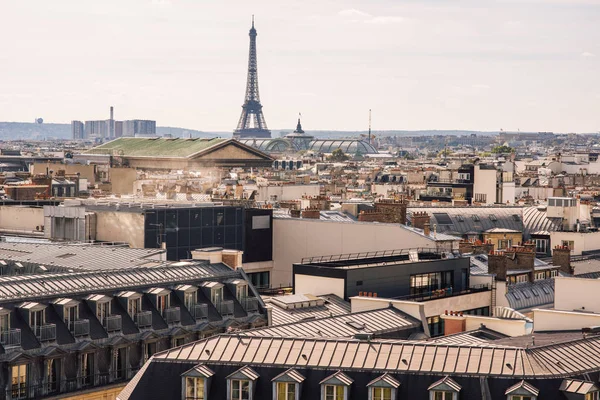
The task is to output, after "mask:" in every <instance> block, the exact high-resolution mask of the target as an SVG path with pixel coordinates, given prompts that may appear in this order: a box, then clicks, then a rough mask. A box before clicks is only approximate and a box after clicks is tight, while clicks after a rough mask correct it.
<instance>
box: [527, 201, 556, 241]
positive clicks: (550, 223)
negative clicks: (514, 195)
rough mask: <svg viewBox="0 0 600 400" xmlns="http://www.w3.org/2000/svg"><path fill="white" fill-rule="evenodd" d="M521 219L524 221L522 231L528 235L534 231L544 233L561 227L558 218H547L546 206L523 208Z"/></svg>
mask: <svg viewBox="0 0 600 400" xmlns="http://www.w3.org/2000/svg"><path fill="white" fill-rule="evenodd" d="M523 220H524V223H525V230H524V231H523V233H524V234H525V235H526V236H528V237H529V235H531V234H534V233H537V234H545V233H548V232H555V231H559V230H561V229H562V221H561V220H560V218H548V216H547V209H546V207H536V206H534V207H525V208H523Z"/></svg>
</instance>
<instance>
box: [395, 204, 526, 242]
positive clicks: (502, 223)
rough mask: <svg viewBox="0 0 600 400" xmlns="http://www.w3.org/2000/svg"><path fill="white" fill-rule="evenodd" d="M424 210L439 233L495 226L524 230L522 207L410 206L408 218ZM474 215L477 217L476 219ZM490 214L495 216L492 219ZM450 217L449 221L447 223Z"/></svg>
mask: <svg viewBox="0 0 600 400" xmlns="http://www.w3.org/2000/svg"><path fill="white" fill-rule="evenodd" d="M423 211H424V212H427V213H428V214H429V216H430V224H431V230H432V231H433V226H434V224H435V225H437V232H438V233H447V234H454V235H465V234H472V233H475V232H476V233H482V232H485V231H487V230H490V229H494V228H503V229H510V230H514V231H519V232H523V208H522V207H513V206H503V207H474V206H469V207H408V209H407V210H406V218H407V219H408V220H409V221H412V215H413V213H414V212H423ZM436 214H438V216H436ZM446 215H447V217H446ZM473 216H476V218H475V219H474V218H473ZM490 216H493V217H495V218H493V219H492V218H490ZM442 217H443V218H442ZM438 218H440V220H438ZM448 219H449V221H450V222H449V223H447V222H448V221H447V220H448Z"/></svg>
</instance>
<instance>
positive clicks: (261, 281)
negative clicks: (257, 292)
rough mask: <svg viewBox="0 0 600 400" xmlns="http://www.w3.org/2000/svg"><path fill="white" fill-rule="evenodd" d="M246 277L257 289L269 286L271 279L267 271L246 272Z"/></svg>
mask: <svg viewBox="0 0 600 400" xmlns="http://www.w3.org/2000/svg"><path fill="white" fill-rule="evenodd" d="M248 278H250V282H252V284H253V285H254V287H255V288H257V289H262V288H270V287H271V279H270V272H269V271H264V272H251V273H249V274H248Z"/></svg>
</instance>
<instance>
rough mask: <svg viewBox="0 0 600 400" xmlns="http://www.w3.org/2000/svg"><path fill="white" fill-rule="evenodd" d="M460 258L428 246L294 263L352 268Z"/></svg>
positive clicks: (309, 258) (304, 260)
mask: <svg viewBox="0 0 600 400" xmlns="http://www.w3.org/2000/svg"><path fill="white" fill-rule="evenodd" d="M460 258H463V257H461V256H460V255H459V254H455V253H451V252H446V251H440V250H436V249H429V248H414V249H399V250H384V251H372V252H364V253H351V254H337V255H330V256H316V257H307V258H303V259H302V261H301V262H300V263H298V264H296V265H304V266H312V267H322V268H341V269H353V268H371V267H378V266H384V265H390V264H392V265H395V264H410V263H417V262H427V261H438V260H448V259H460Z"/></svg>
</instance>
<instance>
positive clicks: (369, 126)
mask: <svg viewBox="0 0 600 400" xmlns="http://www.w3.org/2000/svg"><path fill="white" fill-rule="evenodd" d="M369 144H371V109H370V108H369Z"/></svg>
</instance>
